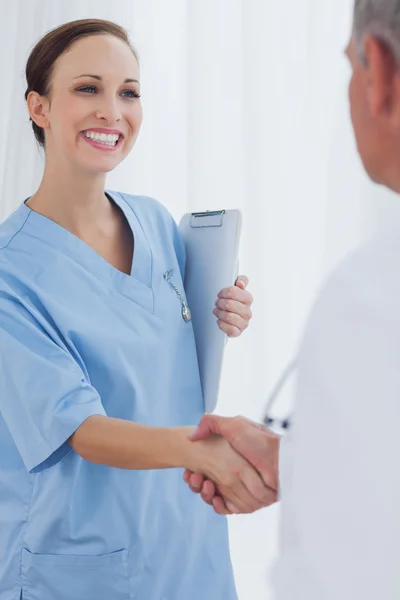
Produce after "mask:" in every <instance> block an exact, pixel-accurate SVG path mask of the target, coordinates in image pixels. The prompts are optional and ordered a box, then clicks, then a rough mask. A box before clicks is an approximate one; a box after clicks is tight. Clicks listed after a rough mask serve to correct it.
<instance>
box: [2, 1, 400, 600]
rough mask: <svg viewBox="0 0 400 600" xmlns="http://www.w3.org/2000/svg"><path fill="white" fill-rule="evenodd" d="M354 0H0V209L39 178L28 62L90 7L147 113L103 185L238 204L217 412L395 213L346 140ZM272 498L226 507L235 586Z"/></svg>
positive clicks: (244, 395)
mask: <svg viewBox="0 0 400 600" xmlns="http://www.w3.org/2000/svg"><path fill="white" fill-rule="evenodd" d="M352 4H353V2H352V0H324V2H321V0H284V1H278V0H167V1H166V0H69V2H64V1H63V0H13V2H5V1H2V2H0V7H1V19H0V56H1V59H0V60H1V77H2V94H1V95H0V119H1V124H2V137H1V140H0V190H1V194H0V220H2V219H4V218H6V217H7V216H8V215H9V214H10V212H11V211H12V210H13V209H14V208H15V207H17V206H18V204H19V203H20V202H21V201H22V200H23V199H24V198H26V197H27V196H28V195H30V194H31V193H32V192H33V191H34V190H35V188H36V186H37V184H38V182H39V180H40V176H41V172H42V158H41V156H40V153H39V152H38V150H37V149H36V145H35V143H34V140H33V134H32V133H31V130H30V124H29V123H28V118H27V112H26V109H25V104H24V97H23V94H24V91H25V82H24V64H25V61H26V58H27V55H28V52H29V49H30V48H31V46H32V45H33V44H34V42H35V41H36V40H37V39H38V38H39V37H40V36H41V35H42V34H44V33H45V32H46V31H47V30H48V29H50V28H52V27H54V26H56V25H59V24H61V23H63V22H65V21H69V20H73V19H78V18H86V17H100V18H107V19H111V20H115V21H116V22H118V23H120V24H122V25H124V26H125V27H126V28H127V29H128V30H129V32H130V34H131V37H132V40H133V42H134V44H135V45H136V46H137V48H138V50H139V53H140V56H141V68H142V83H143V102H144V109H145V121H144V125H143V130H142V133H141V135H140V139H139V142H138V144H137V146H136V148H135V150H134V151H133V153H132V155H131V156H130V157H129V158H128V159H127V160H126V161H125V162H124V163H123V164H122V165H121V166H120V167H119V168H118V169H117V170H116V171H115V172H113V173H112V174H110V176H109V181H108V183H109V186H110V187H112V188H117V189H120V190H123V191H127V192H132V193H143V194H148V195H152V196H154V197H156V198H158V199H159V200H160V201H162V202H163V203H164V204H165V205H166V206H167V207H168V208H169V209H170V211H171V212H172V213H173V215H174V216H175V217H176V218H177V219H179V218H180V217H181V215H182V214H183V213H184V212H185V211H188V210H200V209H201V210H203V209H214V208H229V207H239V208H241V209H242V211H243V214H244V235H243V244H242V256H241V259H242V263H241V270H242V271H244V272H245V273H246V274H248V275H249V276H250V278H251V290H252V292H253V294H254V296H255V304H254V313H255V316H254V320H253V322H252V326H251V328H250V330H249V331H248V332H247V333H246V335H245V336H244V337H243V338H242V339H241V340H238V341H234V342H231V343H230V344H229V345H228V348H227V357H226V362H225V369H224V378H223V385H222V391H221V400H220V404H219V407H218V410H219V412H222V413H224V414H237V413H242V414H245V415H247V416H249V417H251V418H255V419H259V418H260V416H261V414H262V410H263V403H264V400H265V396H266V392H267V390H268V389H269V388H270V387H271V385H272V383H273V381H274V379H275V378H276V377H277V376H278V374H279V372H280V370H281V369H282V368H283V367H284V365H285V363H286V361H287V360H288V359H289V358H290V356H291V353H292V352H293V351H294V348H295V344H296V341H297V339H298V336H299V333H300V331H301V328H302V325H303V323H304V318H305V315H306V312H307V311H308V309H309V307H310V303H311V301H312V297H313V295H314V294H315V291H316V288H317V286H318V285H319V283H320V281H321V278H322V277H323V275H324V274H325V272H326V270H327V269H328V267H331V266H332V265H333V264H334V263H336V262H337V260H339V259H340V258H341V257H342V256H343V255H344V254H345V253H346V252H347V251H348V250H349V249H351V248H352V247H354V246H355V245H356V244H358V243H360V242H362V241H364V240H366V239H368V238H369V237H370V236H371V235H373V234H375V233H377V232H378V231H380V230H382V229H384V228H386V227H389V226H391V225H392V224H394V223H395V222H397V223H398V222H400V210H399V208H398V207H397V203H396V200H395V198H394V197H393V196H392V195H391V194H389V193H386V192H384V191H383V190H382V189H379V188H376V187H373V186H372V184H370V183H369V181H368V180H367V178H366V176H365V175H364V173H363V171H362V168H361V166H360V164H359V160H358V157H357V154H356V150H355V147H354V142H353V138H352V133H351V127H350V122H349V117H348V108H347V93H346V84H347V79H348V76H349V69H348V67H347V66H346V62H345V58H344V56H343V49H344V47H345V45H346V42H347V37H348V35H349V33H350V19H351V10H352ZM277 521H278V509H277V508H276V507H275V508H272V509H268V510H265V511H263V512H260V513H258V514H256V515H253V516H251V517H249V516H246V517H237V518H234V519H231V524H230V526H231V546H232V557H233V562H234V567H235V573H236V580H237V585H238V591H239V597H240V599H241V600H242V599H243V600H247V599H248V598H252V600H261V599H263V600H265V599H266V598H270V597H271V590H270V589H269V585H268V569H269V567H270V566H271V564H272V562H273V558H274V556H275V554H276V551H277V547H276V546H277V544H276V540H277Z"/></svg>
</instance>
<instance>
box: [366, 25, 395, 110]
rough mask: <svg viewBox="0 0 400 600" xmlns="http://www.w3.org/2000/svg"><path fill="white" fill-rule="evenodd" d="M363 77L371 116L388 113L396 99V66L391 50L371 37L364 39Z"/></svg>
mask: <svg viewBox="0 0 400 600" xmlns="http://www.w3.org/2000/svg"><path fill="white" fill-rule="evenodd" d="M364 55H365V67H364V77H365V84H366V89H367V101H368V106H369V109H370V112H371V114H372V115H373V116H379V115H382V114H385V113H387V114H388V113H390V112H391V110H392V109H393V106H394V104H395V100H396V97H397V90H396V87H397V86H396V78H397V75H398V65H397V61H396V59H395V56H394V54H393V52H392V51H391V49H390V48H389V47H388V46H387V44H385V43H384V42H381V41H380V40H378V39H376V38H375V37H373V36H371V35H367V36H365V38H364Z"/></svg>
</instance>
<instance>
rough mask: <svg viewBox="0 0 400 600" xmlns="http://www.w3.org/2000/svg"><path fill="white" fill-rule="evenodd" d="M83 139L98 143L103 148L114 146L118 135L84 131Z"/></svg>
mask: <svg viewBox="0 0 400 600" xmlns="http://www.w3.org/2000/svg"><path fill="white" fill-rule="evenodd" d="M84 135H85V137H87V138H89V139H91V140H94V141H96V142H100V143H101V144H104V145H105V146H115V145H116V144H117V142H118V140H119V135H118V134H115V133H110V134H107V133H98V132H97V131H85V132H84Z"/></svg>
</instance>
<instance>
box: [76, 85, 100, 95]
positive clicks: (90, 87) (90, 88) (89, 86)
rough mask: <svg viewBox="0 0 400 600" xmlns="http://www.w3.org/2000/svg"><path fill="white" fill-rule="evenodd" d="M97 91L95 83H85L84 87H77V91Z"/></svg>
mask: <svg viewBox="0 0 400 600" xmlns="http://www.w3.org/2000/svg"><path fill="white" fill-rule="evenodd" d="M95 91H96V88H95V87H94V85H85V86H84V87H80V88H78V89H77V92H85V93H88V94H94V92H95Z"/></svg>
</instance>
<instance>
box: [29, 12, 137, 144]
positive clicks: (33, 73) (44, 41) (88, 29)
mask: <svg viewBox="0 0 400 600" xmlns="http://www.w3.org/2000/svg"><path fill="white" fill-rule="evenodd" d="M104 34H107V35H113V36H114V37H117V38H119V39H120V40H122V41H123V42H125V43H126V44H127V45H128V46H129V48H130V49H131V50H132V52H133V54H134V56H135V58H136V60H137V61H139V59H138V54H137V52H136V50H135V48H134V47H133V46H132V44H131V43H130V40H129V36H128V33H127V31H126V30H125V29H124V28H123V27H120V25H117V24H116V23H113V22H112V21H104V20H103V19H82V20H79V21H70V22H69V23H65V24H64V25H61V26H60V27H56V28H55V29H52V30H51V31H49V32H48V33H46V35H45V36H44V37H42V38H41V39H40V40H39V42H38V43H37V44H36V45H35V47H34V48H33V50H32V52H31V53H30V55H29V58H28V61H27V63H26V69H25V75H26V81H27V84H28V87H27V90H26V92H25V100H27V98H28V95H29V93H30V92H37V93H38V94H40V95H41V96H47V95H48V94H49V93H50V88H51V85H50V84H51V77H52V73H53V66H54V63H55V61H56V60H57V58H58V57H59V56H61V55H62V54H64V52H66V51H67V50H68V49H69V48H70V47H71V46H72V44H73V43H74V42H76V41H78V40H79V39H81V38H84V37H89V36H92V35H104ZM30 120H31V121H32V119H30ZM32 128H33V132H34V134H35V137H36V139H37V141H38V142H39V144H40V146H43V147H44V146H45V136H44V130H43V129H42V128H41V127H39V126H38V125H36V123H35V122H34V121H32Z"/></svg>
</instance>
